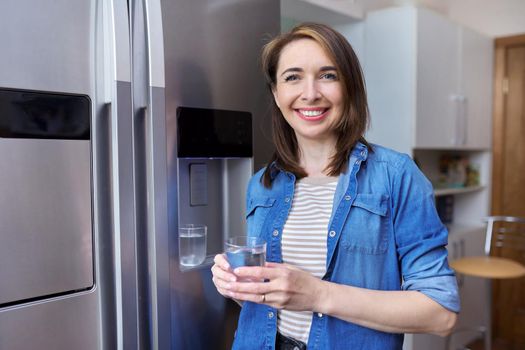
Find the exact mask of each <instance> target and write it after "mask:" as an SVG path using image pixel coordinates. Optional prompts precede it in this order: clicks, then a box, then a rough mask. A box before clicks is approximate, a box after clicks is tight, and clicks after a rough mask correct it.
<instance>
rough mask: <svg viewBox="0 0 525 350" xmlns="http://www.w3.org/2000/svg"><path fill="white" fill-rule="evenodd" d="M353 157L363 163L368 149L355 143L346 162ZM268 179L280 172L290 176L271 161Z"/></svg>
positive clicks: (359, 143) (273, 177) (360, 143)
mask: <svg viewBox="0 0 525 350" xmlns="http://www.w3.org/2000/svg"><path fill="white" fill-rule="evenodd" d="M352 156H354V157H355V158H357V159H359V160H361V161H365V160H366V159H367V158H368V148H367V147H366V146H365V145H364V144H363V143H362V142H359V141H358V142H357V143H356V144H355V146H354V148H353V149H352V152H350V156H349V158H348V161H349V162H350V159H351V157H352ZM269 167H270V178H271V179H272V180H273V179H275V178H276V177H277V175H278V174H279V173H280V172H281V171H284V172H286V173H287V174H288V175H292V174H291V173H289V172H287V171H285V170H284V169H282V168H281V167H280V166H279V164H277V162H276V161H273V162H272V163H271V164H270V165H269Z"/></svg>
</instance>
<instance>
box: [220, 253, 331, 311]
mask: <svg viewBox="0 0 525 350" xmlns="http://www.w3.org/2000/svg"><path fill="white" fill-rule="evenodd" d="M234 273H235V275H237V277H238V280H240V279H250V280H255V281H266V282H241V281H237V282H233V281H232V282H228V283H226V284H224V285H223V288H224V289H223V290H224V291H225V292H226V295H228V296H230V297H232V298H235V299H237V300H243V301H251V302H254V303H259V304H266V305H269V306H272V307H275V308H277V309H287V310H309V311H315V310H316V305H317V303H318V301H319V300H320V298H322V294H323V281H322V280H320V279H319V278H316V277H314V276H312V275H311V274H310V273H308V272H306V271H303V270H300V269H298V268H297V267H294V266H291V265H288V264H278V263H266V265H265V266H264V267H255V266H251V267H248V266H245V267H239V268H237V269H235V271H234Z"/></svg>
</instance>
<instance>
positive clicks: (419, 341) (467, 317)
mask: <svg viewBox="0 0 525 350" xmlns="http://www.w3.org/2000/svg"><path fill="white" fill-rule="evenodd" d="M453 231H454V234H453V235H451V236H450V238H449V244H448V250H449V257H450V260H455V259H459V258H461V257H464V256H473V255H483V247H484V243H485V228H484V227H482V226H479V227H477V228H472V227H462V226H456V227H454V228H453ZM456 277H457V279H458V286H459V293H460V297H461V312H460V313H459V316H458V321H457V324H456V327H455V329H456V330H461V331H456V332H454V333H453V334H452V335H451V338H450V349H458V348H462V347H464V346H465V345H467V344H469V343H470V342H472V341H474V340H475V339H477V338H480V337H481V333H480V332H478V331H477V329H479V327H480V326H485V327H487V325H488V324H489V322H488V320H489V318H488V317H489V314H488V312H487V307H488V306H489V305H487V301H488V298H487V297H488V283H487V281H486V280H484V279H482V278H478V277H471V276H464V275H457V276H456ZM405 337H406V340H405V343H404V346H403V350H417V349H425V350H444V349H446V347H445V345H446V338H443V337H440V336H437V335H432V334H407V335H406V336H405ZM447 350H448V349H447Z"/></svg>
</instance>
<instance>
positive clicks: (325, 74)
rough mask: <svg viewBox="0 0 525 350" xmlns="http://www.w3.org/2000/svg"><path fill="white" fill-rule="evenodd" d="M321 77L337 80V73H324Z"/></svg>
mask: <svg viewBox="0 0 525 350" xmlns="http://www.w3.org/2000/svg"><path fill="white" fill-rule="evenodd" d="M321 79H328V80H337V74H335V73H324V74H323V75H321Z"/></svg>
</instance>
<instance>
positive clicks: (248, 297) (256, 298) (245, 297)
mask: <svg viewBox="0 0 525 350" xmlns="http://www.w3.org/2000/svg"><path fill="white" fill-rule="evenodd" d="M228 296H229V297H230V298H233V299H237V300H242V301H251V302H252V303H257V304H263V303H265V302H266V300H265V298H263V294H251V293H238V292H232V291H230V292H228Z"/></svg>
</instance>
